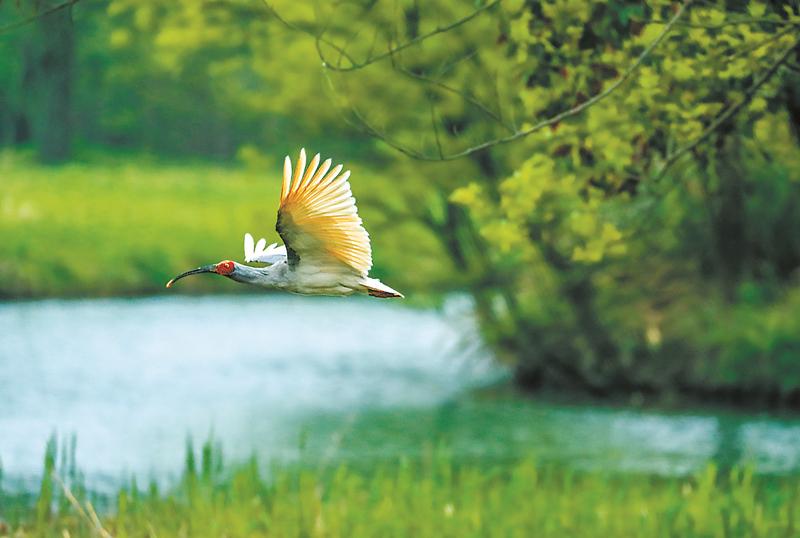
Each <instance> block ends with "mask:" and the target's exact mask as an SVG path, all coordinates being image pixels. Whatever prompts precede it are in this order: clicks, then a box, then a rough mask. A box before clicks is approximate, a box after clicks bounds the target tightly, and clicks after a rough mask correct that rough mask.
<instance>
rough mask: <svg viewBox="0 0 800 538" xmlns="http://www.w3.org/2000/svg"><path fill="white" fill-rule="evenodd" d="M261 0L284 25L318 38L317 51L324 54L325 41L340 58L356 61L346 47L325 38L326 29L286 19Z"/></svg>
mask: <svg viewBox="0 0 800 538" xmlns="http://www.w3.org/2000/svg"><path fill="white" fill-rule="evenodd" d="M261 1H262V3H263V4H264V7H265V8H266V9H267V11H269V13H270V14H271V15H272V16H273V17H275V19H276V20H277V21H278V22H280V23H281V24H282V25H284V26H285V27H286V28H288V29H289V30H293V31H295V32H300V33H303V34H306V35H308V36H311V37H313V38H314V39H315V40H316V43H317V52H318V53H319V54H320V55H321V54H322V52H321V49H320V43H325V44H326V45H328V46H329V47H331V48H332V49H334V50H335V51H336V52H338V53H339V56H340V58H341V57H344V58H347V61H348V62H350V63H351V64H352V63H355V60H354V59H353V58H351V57H350V55H349V54H348V53H347V51H346V50H345V49H344V48H342V47H340V46H339V45H337V44H336V43H334V42H333V41H330V40H329V39H326V38H325V36H324V34H325V32H324V31H323V32H320V33H316V32H314V31H313V30H311V29H310V28H304V27H303V26H300V25H298V24H295V23H293V22H289V21H288V20H286V19H284V18H283V17H282V16H281V14H280V13H278V11H277V10H276V9H275V8H274V7H272V5H271V4H270V3H269V2H268V0H261Z"/></svg>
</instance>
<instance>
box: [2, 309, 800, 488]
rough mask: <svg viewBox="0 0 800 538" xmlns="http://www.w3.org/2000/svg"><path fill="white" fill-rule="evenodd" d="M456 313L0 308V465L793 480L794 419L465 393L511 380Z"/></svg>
mask: <svg viewBox="0 0 800 538" xmlns="http://www.w3.org/2000/svg"><path fill="white" fill-rule="evenodd" d="M467 313H468V304H467V303H466V302H464V301H458V300H453V301H451V302H450V303H449V306H448V307H447V308H445V309H444V310H443V311H438V310H414V309H410V308H407V307H405V306H403V304H402V303H399V302H391V301H377V300H369V299H363V300H360V299H353V298H349V299H324V298H303V297H294V296H284V295H278V296H275V295H256V296H250V297H246V298H245V297H204V298H186V297H174V296H173V297H169V298H157V299H155V298H151V299H113V300H85V301H42V302H28V303H6V304H0V461H2V464H3V469H4V474H5V476H6V478H5V481H6V482H9V481H10V482H12V483H15V484H16V485H17V486H18V487H21V488H33V487H35V484H36V480H37V479H38V476H39V474H40V472H41V468H42V455H43V451H44V447H45V444H46V441H47V439H48V438H49V437H50V436H51V435H52V434H54V433H55V434H56V435H59V436H62V437H66V436H69V435H71V434H75V435H76V436H77V439H78V454H77V461H78V465H79V467H80V468H81V469H82V470H83V471H84V472H85V473H86V475H87V477H88V480H89V482H90V484H93V485H95V486H96V487H100V488H102V487H111V486H113V484H115V483H118V482H119V481H120V480H123V479H125V478H127V477H129V476H130V475H131V474H136V475H139V476H141V477H143V478H151V477H152V478H156V479H159V480H169V479H173V478H174V477H175V475H176V472H178V471H179V470H180V468H181V464H182V460H183V454H184V447H185V441H186V438H187V436H192V437H193V438H194V439H195V440H198V441H202V440H204V439H206V438H208V437H209V436H212V435H213V437H214V438H215V439H218V440H219V441H220V442H221V443H222V446H223V450H224V452H225V454H226V456H227V458H228V459H237V458H245V457H247V456H249V455H251V454H252V453H257V454H259V455H260V456H261V457H262V458H263V459H266V460H284V461H286V460H288V461H296V460H299V459H306V460H309V461H314V462H327V461H331V462H333V461H364V460H369V459H387V458H389V459H391V458H396V457H398V456H400V455H414V454H416V453H418V452H419V451H420V450H421V449H422V448H423V447H424V446H425V445H426V444H427V445H430V444H438V443H446V444H447V445H448V446H449V447H450V449H451V450H452V451H453V452H454V453H455V455H456V456H457V457H464V458H480V459H482V460H493V459H497V460H500V459H506V458H513V457H517V456H519V455H527V454H533V455H535V457H537V458H538V459H539V460H545V461H549V460H550V461H558V462H560V463H565V464H568V465H572V466H575V467H579V468H603V469H613V470H619V471H645V472H655V473H663V474H676V473H686V472H691V471H693V470H696V469H698V468H700V467H702V466H703V465H705V464H706V463H707V462H708V461H709V460H711V459H716V460H718V461H721V462H724V463H735V462H747V463H750V464H753V465H755V466H756V468H757V469H758V470H759V471H761V472H769V473H786V472H791V471H797V470H800V419H798V418H791V417H788V418H786V417H785V418H775V417H767V416H757V415H746V414H745V415H742V414H734V413H712V412H696V413H659V412H654V411H634V410H626V409H622V408H603V407H594V406H568V405H553V404H546V403H539V402H535V401H531V400H528V399H523V398H520V397H517V396H511V395H508V394H505V395H502V396H494V397H492V396H488V395H487V394H486V391H476V390H475V389H476V388H478V387H481V386H484V385H488V384H492V383H495V382H497V380H498V379H502V378H503V377H504V376H507V372H505V371H504V370H503V369H501V368H499V367H497V366H495V365H493V363H492V362H491V359H490V357H489V356H488V354H487V353H486V352H485V351H483V350H482V349H481V346H480V345H479V343H478V342H477V341H476V336H475V333H476V331H475V327H474V325H473V323H472V322H471V320H470V318H469V316H468V315H467Z"/></svg>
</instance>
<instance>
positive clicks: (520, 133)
mask: <svg viewBox="0 0 800 538" xmlns="http://www.w3.org/2000/svg"><path fill="white" fill-rule="evenodd" d="M693 1H694V0H687V1H686V2H684V3H683V4H682V5H681V7H680V8H679V9H678V11H677V12H676V13H675V15H674V16H673V17H672V19H670V21H669V23H667V24H666V25H665V26H664V29H663V30H662V31H661V33H660V34H659V35H658V36H657V37H656V38H655V39H653V41H652V42H650V43H649V44H648V45H647V46H646V47H645V48H644V50H643V51H642V52H641V54H639V56H638V57H637V58H636V60H635V61H634V62H633V63H632V64H631V65H630V66H629V67H628V69H626V70H625V71H624V72H623V73H622V75H621V76H620V77H619V78H618V79H617V80H615V81H614V83H612V84H611V85H609V86H608V87H607V88H606V89H605V90H603V91H601V92H599V93H597V94H595V95H594V96H593V97H591V98H590V99H587V100H586V101H584V102H583V103H581V104H579V105H577V106H575V107H573V108H570V109H569V110H565V111H564V112H561V113H559V114H556V115H555V116H552V117H551V118H549V119H546V120H543V121H540V122H539V123H537V124H536V125H533V126H531V127H528V128H527V129H521V130H517V131H515V132H514V133H512V134H510V135H508V136H505V137H500V138H494V139H492V140H487V141H485V142H482V143H480V144H477V145H475V146H471V147H469V148H467V149H464V150H462V151H458V152H455V153H450V154H445V155H443V156H441V157H437V156H431V155H427V154H425V153H423V152H421V151H417V150H414V149H411V148H408V147H405V146H403V145H402V144H400V143H398V142H396V141H393V140H391V139H389V138H388V137H386V136H383V135H381V134H380V133H379V131H378V130H377V129H376V128H375V127H374V126H372V125H370V123H369V122H368V121H367V120H366V118H364V116H363V115H362V114H361V113H360V112H358V110H357V109H355V107H352V108H353V112H354V116H355V117H356V118H357V119H358V120H359V121H360V122H362V127H363V128H364V130H366V131H367V133H368V134H370V135H372V136H376V137H377V138H380V139H381V140H382V141H383V142H384V143H386V144H387V145H389V146H391V147H392V148H394V149H396V150H397V151H400V152H401V153H404V154H405V155H408V156H410V157H413V158H415V159H419V160H426V161H438V160H441V161H451V160H455V159H460V158H462V157H467V156H469V155H472V154H474V153H477V152H480V151H484V150H486V149H489V148H491V147H494V146H498V145H501V144H507V143H509V142H513V141H515V140H519V139H521V138H525V137H526V136H529V135H531V134H533V133H535V132H537V131H541V130H542V129H545V128H546V127H550V126H552V125H555V124H557V123H559V122H561V121H563V120H565V119H567V118H570V117H572V116H576V115H578V114H580V113H581V112H583V111H584V110H586V109H588V108H589V107H592V106H594V105H596V104H597V103H599V102H600V101H602V100H603V99H605V98H607V97H608V96H609V95H611V94H612V93H614V91H615V90H617V88H619V87H620V86H622V84H623V83H625V81H627V80H628V79H629V78H630V77H631V76H632V75H633V74H634V73H635V72H636V70H637V69H638V68H639V66H640V65H641V64H642V63H643V62H644V60H645V59H646V58H647V57H648V56H650V54H651V53H652V52H653V50H655V48H656V47H657V46H658V45H659V44H660V43H661V42H662V41H663V40H664V38H665V37H666V36H667V35H668V34H669V33H670V31H672V29H673V27H674V26H675V24H676V23H677V22H678V20H679V19H680V18H681V17H682V16H683V14H684V13H685V12H686V10H687V8H688V7H689V6H690V5H691V4H692V2H693Z"/></svg>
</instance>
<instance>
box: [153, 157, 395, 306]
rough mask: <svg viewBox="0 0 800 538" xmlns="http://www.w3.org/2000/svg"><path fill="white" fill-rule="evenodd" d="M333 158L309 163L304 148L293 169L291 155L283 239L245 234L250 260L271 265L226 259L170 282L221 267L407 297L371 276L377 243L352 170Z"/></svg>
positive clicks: (260, 277) (290, 285)
mask: <svg viewBox="0 0 800 538" xmlns="http://www.w3.org/2000/svg"><path fill="white" fill-rule="evenodd" d="M331 164H332V162H331V159H327V160H326V161H324V162H323V163H322V164H320V157H319V153H317V154H316V155H315V156H314V157H313V158H312V159H311V162H310V163H308V167H306V152H305V149H301V150H300V156H299V158H298V159H297V163H296V165H297V166H296V168H295V170H294V173H292V161H291V159H289V157H288V156H287V157H286V160H285V161H284V164H283V187H282V188H281V200H280V207H279V208H278V222H277V224H276V225H275V229H276V230H277V232H278V235H280V237H281V239H283V242H284V244H283V245H281V246H277V244H275V243H273V244H272V245H269V246H268V247H267V246H266V244H267V241H266V240H265V239H261V240H259V241H258V243H256V242H255V241H254V240H253V236H252V235H250V234H249V233H248V234H245V236H244V258H245V261H246V262H260V263H264V264H267V265H266V266H264V267H253V266H250V265H242V264H240V263H236V262H233V261H230V260H223V261H221V262H219V263H215V264H211V265H204V266H202V267H198V268H197V269H192V270H191V271H186V272H185V273H182V274H180V275H178V276H176V277H175V278H173V279H172V280H170V281H169V282H167V287H168V288H169V287H171V286H172V284H174V283H175V281H177V280H179V279H181V278H183V277H186V276H189V275H197V274H200V273H216V274H218V275H222V276H226V277H228V278H230V279H231V280H235V281H236V282H244V283H246V284H253V285H256V286H261V287H263V288H272V289H277V290H283V291H289V292H292V293H301V294H304V295H352V294H354V293H360V294H368V295H371V296H372V297H381V298H389V297H403V295H402V294H401V293H400V292H398V291H395V290H393V289H392V288H390V287H389V286H387V285H386V284H384V283H382V282H381V281H380V280H378V279H376V278H370V277H369V270H370V268H371V267H372V248H371V247H370V243H369V234H368V233H367V231H366V230H365V229H364V226H363V225H362V223H361V218H360V217H359V216H358V211H357V209H356V201H355V198H353V194H352V192H350V183H349V181H348V179H349V177H350V171H349V170H348V171H346V172H344V173H343V174H341V173H340V172H341V171H342V165H341V164H339V165H336V166H334V167H333V169H331Z"/></svg>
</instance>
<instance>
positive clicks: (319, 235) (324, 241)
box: [275, 149, 372, 276]
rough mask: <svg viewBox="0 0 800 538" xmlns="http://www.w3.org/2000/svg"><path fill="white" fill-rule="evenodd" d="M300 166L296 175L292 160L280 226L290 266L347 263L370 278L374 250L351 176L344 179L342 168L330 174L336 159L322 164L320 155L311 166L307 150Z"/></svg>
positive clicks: (287, 171) (283, 191) (285, 174)
mask: <svg viewBox="0 0 800 538" xmlns="http://www.w3.org/2000/svg"><path fill="white" fill-rule="evenodd" d="M296 164H297V167H296V169H295V171H294V175H292V162H291V160H290V159H289V157H286V160H285V162H284V166H283V188H282V189H281V205H280V208H279V209H278V222H277V225H276V226H275V229H276V230H277V231H278V234H280V236H281V238H282V239H283V242H284V243H285V244H286V253H287V256H288V259H289V264H290V265H297V264H299V263H309V264H312V263H313V264H315V265H320V266H325V265H339V264H344V265H347V266H349V267H350V268H352V269H353V270H354V271H356V272H357V273H359V274H361V275H363V276H366V275H367V273H368V272H369V270H370V268H371V267H372V249H371V247H370V244H369V234H367V231H366V230H365V229H364V226H362V224H361V218H360V217H359V216H358V211H357V209H356V201H355V198H353V194H352V193H351V192H350V183H349V182H348V181H347V180H348V178H349V177H350V172H349V171H347V172H345V173H343V174H341V175H339V173H340V172H341V171H342V165H341V164H339V165H337V166H335V167H334V168H333V170H330V168H331V160H330V159H327V160H326V161H325V162H323V163H322V164H321V165H320V158H319V153H318V154H316V155H315V156H314V158H313V159H311V162H310V163H309V164H308V167H306V152H305V149H301V150H300V157H299V158H298V159H297V163H296ZM329 170H330V171H329Z"/></svg>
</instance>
